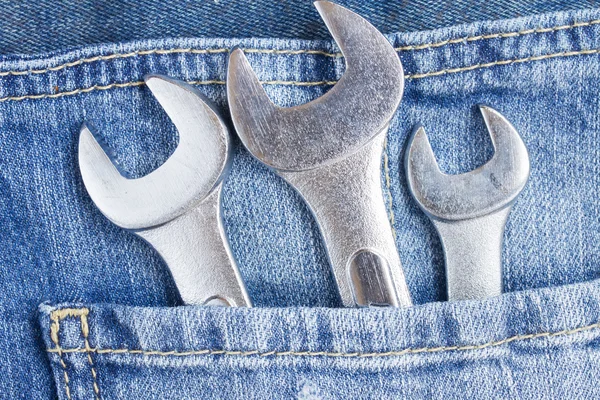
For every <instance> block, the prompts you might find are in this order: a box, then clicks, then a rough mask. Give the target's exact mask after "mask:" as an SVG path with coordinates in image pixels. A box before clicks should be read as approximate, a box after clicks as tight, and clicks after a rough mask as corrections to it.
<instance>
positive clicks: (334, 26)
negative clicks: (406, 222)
mask: <svg viewBox="0 0 600 400" xmlns="http://www.w3.org/2000/svg"><path fill="white" fill-rule="evenodd" d="M315 6H316V7H317V10H318V11H319V13H320V14H321V17H322V18H323V20H324V21H325V24H326V25H327V28H328V29H329V31H330V32H331V34H332V36H333V37H334V39H335V41H336V42H337V44H338V46H339V47H340V49H341V50H342V53H343V55H344V57H345V59H346V72H345V73H344V75H343V76H342V78H341V79H340V80H339V82H338V83H337V84H336V85H335V86H334V87H333V88H331V90H329V91H328V92H327V93H326V94H325V95H323V96H322V97H320V98H318V99H316V100H314V101H311V102H309V103H307V104H303V105H300V106H296V107H291V108H281V107H278V106H276V105H274V104H273V103H272V102H271V101H270V100H269V98H268V97H267V94H266V93H265V91H264V89H263V87H262V86H261V83H260V81H259V80H258V78H257V76H256V75H255V74H254V71H253V70H252V67H251V66H250V64H249V63H248V60H247V59H246V57H245V56H244V53H243V52H242V50H240V49H237V50H234V51H233V52H232V53H231V56H230V59H229V71H228V76H227V95H228V99H229V106H230V109H231V116H232V118H233V123H234V125H235V128H236V131H237V133H238V135H239V136H240V138H241V140H242V142H243V143H244V145H245V146H246V147H247V148H248V150H249V151H250V152H251V153H252V154H253V155H254V156H255V157H256V158H258V159H259V160H260V161H262V162H263V163H265V164H266V165H268V166H269V167H271V168H272V169H273V170H275V172H276V173H277V174H279V175H280V176H282V177H283V178H284V179H285V180H286V181H287V182H289V183H290V184H291V185H292V186H293V187H294V188H295V189H296V190H297V191H298V192H299V193H300V194H301V195H302V197H303V198H304V199H305V200H306V202H307V203H308V205H309V207H310V209H311V210H312V212H313V213H314V215H315V217H316V220H317V222H318V224H319V227H320V229H321V233H322V235H323V238H324V240H325V244H326V247H327V251H328V254H329V259H330V261H331V264H332V267H333V272H334V275H335V279H336V281H337V285H338V287H339V291H340V295H341V297H342V301H343V303H344V305H345V306H355V305H358V306H369V305H392V306H409V305H410V304H411V300H410V295H409V292H408V288H407V287H406V283H405V280H404V274H403V272H402V267H401V264H400V258H399V256H398V252H397V250H396V244H395V241H394V236H393V233H392V228H391V226H390V222H389V219H388V215H387V212H386V208H385V203H384V199H383V193H382V187H381V157H382V152H383V144H384V141H385V137H386V134H387V130H388V126H389V123H390V120H391V118H392V116H393V115H394V113H395V111H396V109H397V108H398V105H399V104H400V100H401V98H402V92H403V88H404V75H403V71H402V64H401V63H400V60H399V58H398V55H397V54H396V52H395V51H394V49H393V47H392V46H391V45H390V43H389V42H388V41H387V40H386V39H385V38H384V37H383V35H381V33H379V32H378V31H377V30H376V29H375V28H374V27H373V26H372V25H371V24H369V23H368V22H367V21H366V20H364V19H363V18H361V17H360V16H358V15H357V14H355V13H353V12H351V11H349V10H347V9H345V8H343V7H340V6H338V5H335V4H333V3H330V2H326V1H317V2H316V3H315Z"/></svg>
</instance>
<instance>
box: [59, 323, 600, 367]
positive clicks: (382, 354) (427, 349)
mask: <svg viewBox="0 0 600 400" xmlns="http://www.w3.org/2000/svg"><path fill="white" fill-rule="evenodd" d="M597 328H600V323H595V324H590V325H585V326H582V327H579V328H574V329H564V330H561V331H556V332H541V333H531V334H526V335H515V336H510V337H508V338H506V339H502V340H496V341H491V342H487V343H483V344H477V345H463V346H440V347H421V348H415V349H411V348H408V349H404V350H398V351H387V352H375V353H359V352H354V353H344V352H328V351H269V352H264V353H261V352H259V351H258V350H251V351H230V350H209V349H206V350H191V351H175V350H172V351H158V350H130V349H98V348H95V349H94V348H93V349H82V348H74V349H62V352H64V353H84V352H88V351H92V352H95V353H97V354H139V355H145V356H163V357H167V356H175V357H186V356H198V355H228V356H243V357H247V356H261V357H269V356H277V357H281V356H299V357H344V358H380V357H397V356H403V355H406V354H419V353H440V352H447V351H467V350H482V349H486V348H488V347H497V346H501V345H504V344H507V343H511V342H515V341H523V340H532V339H539V338H551V337H557V336H568V335H573V334H576V333H580V332H585V331H589V330H592V329H597ZM47 351H48V352H50V353H57V352H59V351H60V350H59V349H52V348H51V349H47Z"/></svg>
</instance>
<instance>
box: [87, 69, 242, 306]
mask: <svg viewBox="0 0 600 400" xmlns="http://www.w3.org/2000/svg"><path fill="white" fill-rule="evenodd" d="M146 85H147V86H148V87H149V88H150V90H151V91H152V93H153V94H154V96H155V97H156V99H157V100H158V102H159V103H160V104H161V106H162V107H163V108H164V110H165V111H166V113H167V115H168V116H169V117H170V118H171V120H172V121H173V123H174V124H175V127H176V128H177V130H178V132H179V144H178V146H177V149H175V152H174V153H173V154H172V155H171V156H170V157H169V158H168V159H167V161H166V162H165V163H164V164H163V165H161V166H160V167H159V168H158V169H156V170H155V171H153V172H152V173H150V174H149V175H146V176H144V177H142V178H139V179H127V178H125V177H124V176H122V175H121V173H120V172H119V170H118V169H117V168H116V167H115V164H114V163H113V162H112V160H111V158H110V157H109V156H108V155H107V154H106V152H105V151H104V149H103V147H102V145H101V144H100V143H99V142H98V141H97V140H96V139H95V137H94V135H93V134H92V132H91V131H90V129H89V128H88V127H87V126H86V125H84V126H83V127H82V129H81V134H80V136H79V167H80V170H81V176H82V178H83V182H84V184H85V187H86V189H87V191H88V193H89V194H90V197H91V198H92V200H93V201H94V203H95V204H96V206H97V207H98V208H99V209H100V211H101V212H102V213H103V214H104V215H105V216H106V217H107V218H108V219H109V220H110V221H112V222H113V223H114V224H116V225H118V226H120V227H121V228H124V229H127V230H130V231H132V232H134V233H135V234H136V235H138V236H140V237H142V238H143V239H145V240H146V241H147V242H148V243H150V244H151V245H152V246H153V247H154V248H155V249H156V250H157V251H158V252H159V254H160V255H161V256H162V258H163V259H164V260H165V262H166V263H167V265H168V266H169V269H170V271H171V274H172V275H173V278H174V280H175V283H176V285H177V288H178V289H179V292H180V294H181V298H182V300H183V301H184V303H186V304H196V305H227V306H248V307H249V306H251V303H250V299H249V297H248V294H247V292H246V288H245V286H244V283H243V281H242V279H241V276H240V273H239V271H238V268H237V265H236V263H235V260H234V258H233V255H232V253H231V250H230V248H229V245H228V243H227V238H226V236H225V231H224V229H223V223H222V220H221V189H222V186H223V181H224V179H225V177H226V176H227V174H228V172H229V166H230V159H231V155H230V154H231V144H230V138H229V133H228V130H227V128H226V126H225V124H224V123H223V121H222V120H221V119H220V117H219V116H218V114H217V112H216V111H215V110H214V109H213V107H212V106H211V105H210V102H209V100H208V99H206V98H205V97H204V96H203V95H202V94H200V92H198V91H197V90H196V89H195V88H193V87H192V86H189V85H187V84H185V83H183V82H180V81H176V80H172V79H169V78H165V77H161V76H149V77H147V78H146Z"/></svg>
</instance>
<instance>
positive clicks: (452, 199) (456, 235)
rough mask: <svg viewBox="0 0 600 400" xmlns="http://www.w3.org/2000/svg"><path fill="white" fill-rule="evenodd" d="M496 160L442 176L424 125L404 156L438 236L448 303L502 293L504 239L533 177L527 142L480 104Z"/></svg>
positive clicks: (412, 185)
mask: <svg viewBox="0 0 600 400" xmlns="http://www.w3.org/2000/svg"><path fill="white" fill-rule="evenodd" d="M480 110H481V113H482V115H483V118H484V120H485V124H486V126H487V129H488V132H489V133H490V136H491V139H492V143H493V145H494V151H495V153H494V156H493V157H492V158H491V160H490V161H488V162H487V163H486V164H484V165H482V166H481V167H479V168H477V169H475V170H473V171H471V172H468V173H465V174H460V175H446V174H444V173H442V172H441V171H440V169H439V166H438V164H437V162H436V160H435V155H434V154H433V150H432V149H431V145H430V143H429V140H428V138H427V135H426V134H425V130H424V129H423V127H418V128H417V129H415V131H414V133H413V135H412V137H411V139H410V141H409V144H408V148H407V154H406V158H405V162H406V176H407V180H408V184H409V188H410V191H411V193H412V195H413V197H414V198H415V199H416V201H417V203H418V204H419V206H420V207H421V208H422V209H423V211H424V212H425V214H427V216H428V217H429V218H430V219H431V221H432V222H433V225H434V226H435V228H436V229H437V231H438V234H439V235H440V239H441V241H442V246H443V248H444V257H445V260H446V279H447V281H448V300H451V301H452V300H466V299H483V298H487V297H491V296H496V295H499V294H501V293H502V241H503V237H504V227H505V226H506V221H507V219H508V214H509V213H510V210H511V208H512V205H513V204H514V202H515V200H516V198H517V196H518V195H519V194H520V193H521V191H522V190H523V188H524V187H525V184H526V183H527V179H528V178H529V171H530V165H529V155H528V153H527V148H526V147H525V143H523V140H522V139H521V137H520V136H519V134H518V133H517V131H516V130H515V128H514V127H513V126H512V125H511V124H510V122H508V121H507V120H506V119H505V118H504V117H503V116H502V115H501V114H500V113H499V112H498V111H495V110H493V109H492V108H490V107H486V106H480Z"/></svg>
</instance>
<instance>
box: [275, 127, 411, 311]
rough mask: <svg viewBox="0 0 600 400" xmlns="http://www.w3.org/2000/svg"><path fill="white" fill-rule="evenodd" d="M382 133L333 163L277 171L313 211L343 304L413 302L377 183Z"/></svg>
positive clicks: (378, 181)
mask: <svg viewBox="0 0 600 400" xmlns="http://www.w3.org/2000/svg"><path fill="white" fill-rule="evenodd" d="M386 133H387V132H386V131H384V132H382V133H380V134H379V135H377V136H376V137H375V138H374V139H372V140H371V141H370V142H369V143H368V144H367V145H365V146H364V147H362V148H361V149H360V150H358V151H357V152H355V153H353V154H351V155H349V156H347V157H346V158H344V159H341V160H339V161H336V162H334V163H332V164H326V165H324V166H321V167H318V168H316V169H312V170H306V171H293V172H287V171H278V173H279V174H280V175H281V176H282V177H283V178H284V179H285V180H287V181H288V182H289V183H290V184H291V185H292V186H293V187H294V188H295V189H296V190H297V191H298V192H299V193H300V194H301V195H302V197H303V198H304V199H305V200H306V202H307V204H308V206H309V208H310V209H311V211H312V213H313V214H314V216H315V218H316V220H317V223H318V225H319V228H320V231H321V234H322V236H323V239H324V241H325V246H326V248H327V253H328V256H329V261H330V263H331V266H332V269H333V273H334V276H335V280H336V283H337V285H338V289H339V292H340V296H341V298H342V302H343V304H344V306H346V307H355V306H370V305H390V306H395V307H408V306H410V305H411V299H410V295H409V292H408V288H407V286H406V281H405V278H404V273H403V271H402V265H401V264H400V257H399V256H398V251H397V249H396V243H395V240H394V235H393V232H392V227H391V225H390V221H389V217H388V214H387V210H386V207H385V203H384V198H383V191H382V186H381V157H382V154H383V143H384V140H385V135H386Z"/></svg>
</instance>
